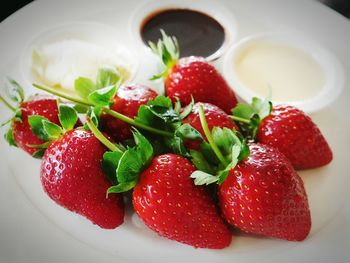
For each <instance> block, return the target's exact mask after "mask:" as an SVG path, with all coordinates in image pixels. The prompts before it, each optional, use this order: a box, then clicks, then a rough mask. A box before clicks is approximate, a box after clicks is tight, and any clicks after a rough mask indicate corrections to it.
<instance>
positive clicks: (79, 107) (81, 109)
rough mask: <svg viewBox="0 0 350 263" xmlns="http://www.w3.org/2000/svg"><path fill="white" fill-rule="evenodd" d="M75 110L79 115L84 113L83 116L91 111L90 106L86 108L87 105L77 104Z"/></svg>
mask: <svg viewBox="0 0 350 263" xmlns="http://www.w3.org/2000/svg"><path fill="white" fill-rule="evenodd" d="M73 108H74V109H75V111H76V112H77V113H82V114H83V113H86V112H87V111H88V109H89V107H88V106H85V105H82V104H75V105H74V107H73Z"/></svg>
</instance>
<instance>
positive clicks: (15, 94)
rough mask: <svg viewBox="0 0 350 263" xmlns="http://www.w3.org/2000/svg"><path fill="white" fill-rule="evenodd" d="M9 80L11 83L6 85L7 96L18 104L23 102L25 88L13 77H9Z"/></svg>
mask: <svg viewBox="0 0 350 263" xmlns="http://www.w3.org/2000/svg"><path fill="white" fill-rule="evenodd" d="M8 81H9V83H10V86H7V87H6V90H5V91H6V93H7V96H8V97H9V98H10V99H11V100H12V101H13V102H16V103H18V104H20V103H21V102H23V100H24V90H23V88H22V87H21V86H20V85H19V84H18V83H17V82H16V81H15V80H13V79H11V78H8Z"/></svg>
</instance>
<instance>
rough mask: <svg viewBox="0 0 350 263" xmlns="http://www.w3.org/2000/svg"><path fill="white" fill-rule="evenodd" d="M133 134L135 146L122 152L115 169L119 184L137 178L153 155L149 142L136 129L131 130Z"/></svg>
mask: <svg viewBox="0 0 350 263" xmlns="http://www.w3.org/2000/svg"><path fill="white" fill-rule="evenodd" d="M133 136H134V140H135V143H136V146H135V147H133V148H129V149H127V150H126V151H125V152H124V153H123V155H122V156H121V157H120V160H119V163H118V167H117V170H116V174H117V179H118V182H119V183H120V184H121V183H127V182H132V181H135V180H137V178H138V176H139V174H140V172H142V171H143V169H144V168H145V167H147V166H148V164H149V162H150V161H151V160H152V157H153V148H152V145H151V144H150V142H149V141H148V140H147V139H146V138H145V137H144V136H143V135H142V134H141V133H140V132H139V131H137V130H136V129H134V130H133Z"/></svg>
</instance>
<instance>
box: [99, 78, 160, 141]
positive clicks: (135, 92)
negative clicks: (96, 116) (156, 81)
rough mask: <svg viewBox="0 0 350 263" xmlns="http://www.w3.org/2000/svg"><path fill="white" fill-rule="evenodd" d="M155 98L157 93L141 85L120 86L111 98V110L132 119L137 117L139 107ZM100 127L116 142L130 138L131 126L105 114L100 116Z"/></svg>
mask: <svg viewBox="0 0 350 263" xmlns="http://www.w3.org/2000/svg"><path fill="white" fill-rule="evenodd" d="M156 96H157V93H156V92H155V91H153V90H152V89H150V88H148V87H146V86H143V85H139V84H129V85H122V86H121V87H120V88H119V89H118V91H117V94H116V95H115V96H114V98H113V101H112V103H113V104H112V106H111V109H112V110H114V111H116V112H118V113H120V114H124V115H125V116H127V117H130V118H134V117H135V116H136V115H137V112H138V109H139V107H140V106H141V105H144V104H146V103H147V102H148V101H149V100H151V99H154V98H155V97H156ZM101 125H102V130H104V131H105V132H106V133H107V134H108V135H110V136H111V137H112V138H113V139H114V140H115V141H117V142H120V141H123V140H126V139H130V138H131V137H132V133H131V126H130V125H129V124H127V123H125V122H123V121H121V120H118V119H115V118H114V117H112V116H110V115H107V114H105V113H104V114H102V115H101Z"/></svg>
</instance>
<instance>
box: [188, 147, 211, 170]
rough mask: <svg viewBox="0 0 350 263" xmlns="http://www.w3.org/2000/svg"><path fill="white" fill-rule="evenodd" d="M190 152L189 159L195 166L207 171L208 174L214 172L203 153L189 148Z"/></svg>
mask: <svg viewBox="0 0 350 263" xmlns="http://www.w3.org/2000/svg"><path fill="white" fill-rule="evenodd" d="M190 154H191V157H192V158H191V161H192V163H193V164H194V166H196V168H197V169H198V170H200V171H202V172H205V173H208V174H214V170H213V168H212V167H211V165H210V164H209V163H208V161H207V160H206V159H205V157H204V155H203V154H202V153H201V152H199V151H195V150H190Z"/></svg>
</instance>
